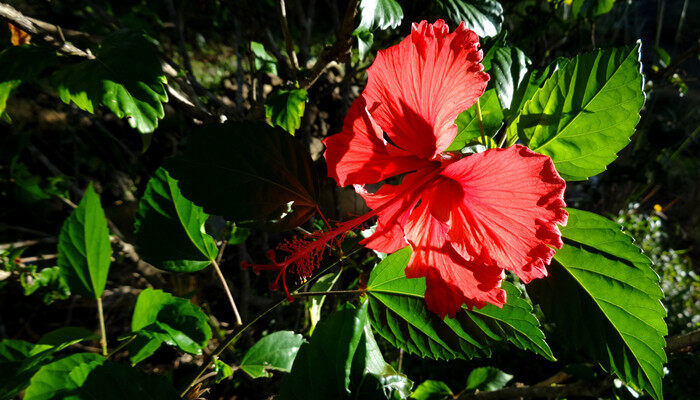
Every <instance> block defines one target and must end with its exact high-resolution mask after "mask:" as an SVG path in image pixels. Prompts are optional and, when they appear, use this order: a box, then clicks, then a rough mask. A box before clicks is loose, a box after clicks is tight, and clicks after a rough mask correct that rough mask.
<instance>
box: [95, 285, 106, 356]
mask: <svg viewBox="0 0 700 400" xmlns="http://www.w3.org/2000/svg"><path fill="white" fill-rule="evenodd" d="M97 319H98V320H99V321H100V346H102V355H103V356H107V331H106V330H105V315H104V312H103V311H102V298H101V297H98V298H97Z"/></svg>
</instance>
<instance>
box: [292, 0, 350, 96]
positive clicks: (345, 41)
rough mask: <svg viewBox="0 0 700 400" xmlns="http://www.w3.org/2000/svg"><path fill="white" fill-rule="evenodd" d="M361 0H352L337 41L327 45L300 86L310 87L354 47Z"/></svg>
mask: <svg viewBox="0 0 700 400" xmlns="http://www.w3.org/2000/svg"><path fill="white" fill-rule="evenodd" d="M359 2H360V1H359V0H350V2H349V3H348V7H347V9H346V10H345V16H344V17H343V22H342V23H341V25H340V30H339V31H338V34H337V35H336V42H335V44H333V46H331V47H326V48H325V49H324V50H323V51H322V52H321V55H319V57H318V60H316V63H314V66H313V67H311V73H310V75H309V77H308V78H306V79H304V80H302V81H301V83H300V85H299V87H301V88H302V89H308V88H309V87H311V85H313V84H314V82H316V80H317V79H318V78H319V77H320V76H321V74H323V72H324V71H325V70H326V67H328V65H329V64H330V63H331V62H333V61H336V60H340V59H342V58H344V57H346V56H348V53H349V51H350V49H351V48H352V31H353V26H354V19H355V15H357V5H358V4H359Z"/></svg>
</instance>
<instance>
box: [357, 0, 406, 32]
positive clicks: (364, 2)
mask: <svg viewBox="0 0 700 400" xmlns="http://www.w3.org/2000/svg"><path fill="white" fill-rule="evenodd" d="M359 7H360V12H359V13H360V25H359V26H358V27H357V29H356V31H369V32H372V31H374V30H376V29H380V30H385V29H390V28H396V27H398V26H399V25H400V24H401V20H402V19H403V10H402V9H401V6H400V5H399V3H397V2H396V0H361V1H360V5H359Z"/></svg>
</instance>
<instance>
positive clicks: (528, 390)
mask: <svg viewBox="0 0 700 400" xmlns="http://www.w3.org/2000/svg"><path fill="white" fill-rule="evenodd" d="M613 379H614V378H613V377H612V376H609V377H607V378H605V379H603V380H602V381H600V382H597V383H595V384H590V383H588V382H578V383H573V384H571V385H557V386H523V387H508V388H503V389H499V390H494V391H491V392H477V393H466V394H462V395H460V396H459V397H457V400H504V399H517V398H521V397H526V398H532V397H540V398H552V399H554V398H556V399H558V398H562V397H568V396H582V397H598V396H599V395H600V394H601V393H603V392H604V391H606V390H607V389H608V388H609V387H610V385H612V382H613Z"/></svg>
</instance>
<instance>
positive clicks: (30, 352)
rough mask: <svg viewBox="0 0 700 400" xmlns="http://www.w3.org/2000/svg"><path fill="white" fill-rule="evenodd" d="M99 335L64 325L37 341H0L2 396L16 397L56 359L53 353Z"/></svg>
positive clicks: (0, 392) (0, 395)
mask: <svg viewBox="0 0 700 400" xmlns="http://www.w3.org/2000/svg"><path fill="white" fill-rule="evenodd" d="M95 337H96V335H94V334H93V333H92V332H90V331H88V330H86V329H84V328H75V327H65V328H60V329H57V330H55V331H52V332H49V333H47V334H46V335H44V336H42V337H41V339H40V340H39V343H38V344H32V343H29V342H25V341H23V340H3V341H2V342H0V371H2V372H3V373H2V374H0V399H11V398H14V396H15V395H17V394H18V393H19V392H21V391H22V390H24V389H25V388H26V387H27V385H29V380H30V378H32V376H33V375H34V374H35V373H36V372H37V371H38V370H39V368H41V367H42V365H44V364H47V363H49V362H51V361H52V360H53V355H54V353H56V352H58V351H61V350H63V349H65V348H66V347H68V346H71V345H74V344H76V343H78V342H81V341H83V340H91V339H94V338H95Z"/></svg>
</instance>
